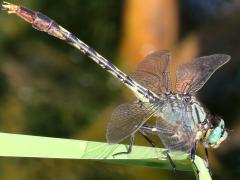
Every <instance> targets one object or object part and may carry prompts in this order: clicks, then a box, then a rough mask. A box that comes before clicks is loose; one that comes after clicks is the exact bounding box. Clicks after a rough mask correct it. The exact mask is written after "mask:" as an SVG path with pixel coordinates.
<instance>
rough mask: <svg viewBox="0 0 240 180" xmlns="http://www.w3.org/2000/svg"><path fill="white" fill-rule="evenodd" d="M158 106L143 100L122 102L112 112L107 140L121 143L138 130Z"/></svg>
mask: <svg viewBox="0 0 240 180" xmlns="http://www.w3.org/2000/svg"><path fill="white" fill-rule="evenodd" d="M156 109H157V107H156V106H154V105H152V104H149V103H142V102H133V103H126V104H121V105H120V106H118V107H117V108H116V109H115V110H114V111H113V113H112V115H111V118H110V121H109V124H108V128H107V134H106V137H107V141H108V142H109V143H119V142H120V141H122V140H124V139H125V138H127V137H128V136H130V135H131V134H132V133H134V132H136V131H137V130H138V129H139V128H140V127H141V126H142V125H143V123H144V122H145V121H147V120H148V119H149V118H150V117H151V116H152V115H153V114H154V112H155V111H156Z"/></svg>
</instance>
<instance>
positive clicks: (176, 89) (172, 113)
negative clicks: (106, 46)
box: [2, 2, 230, 169]
mask: <svg viewBox="0 0 240 180" xmlns="http://www.w3.org/2000/svg"><path fill="white" fill-rule="evenodd" d="M2 7H3V9H4V10H6V11H7V12H8V13H9V14H16V15H17V16H19V17H20V18H22V19H23V20H25V21H27V22H28V23H30V24H31V25H32V27H33V28H35V29H37V30H39V31H43V32H46V33H48V34H49V35H51V36H54V37H56V38H58V39H61V40H63V41H65V42H67V43H68V44H70V45H72V46H73V47H75V48H77V49H78V50H80V51H81V52H82V53H84V54H86V55H87V56H88V57H89V58H90V59H92V60H93V61H94V62H95V63H97V64H98V65H100V66H101V67H102V68H103V69H105V70H106V71H108V72H109V73H111V74H112V75H113V76H115V77H116V78H117V79H119V80H120V81H121V82H122V83H123V84H124V85H126V86H127V87H128V88H129V89H130V90H131V91H132V92H133V94H134V95H135V96H136V97H137V100H136V101H134V102H128V103H125V104H121V105H120V106H118V107H117V108H116V109H114V110H113V112H112V115H111V117H110V120H109V124H108V127H107V133H106V139H107V141H108V142H109V143H120V142H121V141H123V140H125V139H127V138H130V144H129V146H128V149H127V151H126V152H121V153H117V154H115V155H119V154H122V153H127V154H128V153H130V152H131V151H132V146H133V142H134V137H135V134H136V132H140V133H141V134H142V135H143V136H144V137H145V138H146V140H147V141H148V142H150V143H151V145H152V146H154V143H153V142H152V141H151V139H150V138H149V137H148V136H147V134H148V133H154V134H157V135H158V136H159V137H160V139H161V141H162V143H163V145H164V146H165V147H166V149H167V157H168V159H169V160H170V163H171V165H172V166H173V168H174V169H175V168H176V166H175V164H174V163H173V161H172V160H171V157H170V155H169V154H170V153H189V154H190V155H191V160H192V161H193V162H194V157H195V154H196V149H197V144H198V142H200V143H202V144H203V146H204V148H205V152H206V155H207V154H208V153H207V149H208V148H210V147H211V148H218V147H219V145H220V144H221V143H222V142H223V141H224V140H226V138H227V136H228V133H227V130H226V128H225V123H224V120H223V119H222V118H221V117H219V116H215V115H211V114H210V113H209V112H208V111H207V110H206V109H205V108H204V107H203V106H202V105H201V103H200V102H199V101H198V99H197V98H196V93H197V92H198V91H199V90H200V89H201V88H202V87H203V86H204V84H205V83H206V82H207V81H208V79H209V78H210V77H211V75H212V74H213V73H214V72H215V71H216V70H217V69H218V68H220V67H221V66H223V65H224V64H225V63H227V62H228V61H229V60H230V56H229V55H226V54H213V55H209V56H203V57H199V58H195V59H193V60H192V61H190V62H188V63H186V64H183V65H180V66H179V67H178V68H177V69H176V74H175V76H176V81H175V82H172V80H171V74H170V65H171V54H170V52H169V51H167V50H161V51H155V52H153V53H150V54H149V55H147V57H145V59H144V60H143V61H142V62H141V63H140V64H139V65H138V67H137V68H136V70H135V71H134V72H133V73H131V74H130V75H129V76H128V75H126V74H124V73H123V72H122V71H120V70H119V69H118V68H117V67H116V66H114V65H113V64H112V63H111V62H109V61H108V60H107V59H105V58H104V57H103V56H101V55H100V54H98V53H97V52H96V51H95V50H93V49H92V48H91V47H89V46H88V45H87V44H85V43H84V42H82V41H81V40H80V39H78V38H77V37H76V36H75V35H74V34H72V33H71V32H69V31H68V30H66V29H64V28H63V27H62V26H61V25H59V24H58V23H56V22H55V21H54V20H52V19H51V18H49V17H47V16H46V15H44V14H42V13H41V12H37V11H33V10H30V9H28V8H25V7H23V6H18V5H15V4H10V3H8V2H4V3H3V4H2ZM151 117H154V118H156V124H155V125H149V124H147V120H149V119H150V118H151Z"/></svg>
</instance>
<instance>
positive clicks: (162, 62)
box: [130, 50, 171, 94]
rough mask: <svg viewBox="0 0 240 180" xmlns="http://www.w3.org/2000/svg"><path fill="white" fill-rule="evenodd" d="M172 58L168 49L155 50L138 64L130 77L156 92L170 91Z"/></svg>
mask: <svg viewBox="0 0 240 180" xmlns="http://www.w3.org/2000/svg"><path fill="white" fill-rule="evenodd" d="M170 58H171V57H170V52H169V51H167V50H164V51H156V52H153V53H151V54H149V55H148V56H147V57H146V58H145V59H144V60H143V61H142V62H141V63H140V64H139V65H138V67H137V69H136V70H135V71H134V72H133V73H132V74H130V77H131V78H133V79H134V80H135V81H137V82H138V83H139V84H141V85H142V86H144V87H145V88H147V89H149V90H151V91H153V92H154V93H156V94H161V93H165V92H169V91H170V90H171V81H170V67H169V66H170Z"/></svg>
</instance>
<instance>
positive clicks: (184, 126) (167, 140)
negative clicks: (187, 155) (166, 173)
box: [156, 108, 195, 152]
mask: <svg viewBox="0 0 240 180" xmlns="http://www.w3.org/2000/svg"><path fill="white" fill-rule="evenodd" d="M177 115H178V119H175V118H174V119H163V118H161V117H158V118H157V120H156V127H157V134H158V136H159V137H160V139H161V141H162V143H163V145H164V146H165V147H166V148H167V149H168V150H169V151H172V152H174V151H175V152H176V151H180V152H190V151H191V149H192V147H193V146H194V143H195V124H193V121H192V120H193V119H192V116H191V112H189V111H185V109H184V108H181V109H179V110H178V112H177Z"/></svg>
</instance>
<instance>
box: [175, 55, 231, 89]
mask: <svg viewBox="0 0 240 180" xmlns="http://www.w3.org/2000/svg"><path fill="white" fill-rule="evenodd" d="M229 60H230V56H229V55H225V54H214V55H210V56H203V57H199V58H196V59H194V60H193V61H191V62H189V63H186V64H183V65H181V66H179V67H178V69H177V74H176V76H177V80H176V92H177V93H180V94H184V93H190V94H194V93H195V92H197V91H198V90H199V89H200V88H202V87H203V85H204V84H205V83H206V82H207V80H208V79H209V78H210V77H211V75H212V74H213V73H214V72H215V71H216V70H217V69H218V68H219V67H221V66H222V65H224V64H225V63H227V62H228V61H229Z"/></svg>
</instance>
